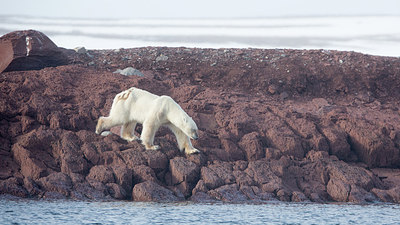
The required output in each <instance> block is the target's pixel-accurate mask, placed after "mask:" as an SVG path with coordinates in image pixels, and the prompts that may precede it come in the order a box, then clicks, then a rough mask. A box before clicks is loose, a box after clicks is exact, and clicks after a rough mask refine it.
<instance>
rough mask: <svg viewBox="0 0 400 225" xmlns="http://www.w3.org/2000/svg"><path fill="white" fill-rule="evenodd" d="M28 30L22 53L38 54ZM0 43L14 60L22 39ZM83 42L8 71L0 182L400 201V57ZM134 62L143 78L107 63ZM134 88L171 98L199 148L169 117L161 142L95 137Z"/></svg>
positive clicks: (207, 196) (43, 190) (15, 188)
mask: <svg viewBox="0 0 400 225" xmlns="http://www.w3.org/2000/svg"><path fill="white" fill-rule="evenodd" d="M14 35H16V34H14ZM21 35H23V33H21ZM3 39H4V38H3ZM3 39H2V40H3ZM7 40H10V39H7ZM15 40H17V39H15ZM21 40H23V42H24V43H23V44H25V45H24V46H23V47H20V49H19V52H20V53H21V54H22V56H21V57H25V58H29V57H31V58H30V59H32V57H34V55H33V54H34V53H35V51H34V50H30V51H29V56H28V57H26V53H27V52H26V36H25V39H21ZM34 43H35V42H34V40H32V44H34ZM1 46H2V48H4V49H6V50H5V51H1V54H4V55H6V57H5V58H1V59H5V60H6V61H7V59H14V56H15V55H14V53H15V52H16V50H14V49H11V48H10V47H7V45H1ZM4 46H5V47H4ZM8 46H10V44H8ZM46 46H48V47H49V46H50V45H46ZM50 47H51V46H50ZM53 47H54V46H53ZM7 48H8V50H7ZM34 48H35V46H32V49H34ZM161 51H162V52H163V55H165V56H168V60H167V61H163V62H162V63H161V61H157V60H156V58H157V57H158V56H159V55H160V52H161ZM42 53H44V54H47V56H46V57H47V58H56V56H55V55H54V54H53V53H54V52H51V51H47V50H46V51H42ZM42 53H40V54H42ZM89 53H90V55H91V56H92V57H89V56H88V55H85V54H80V55H74V57H77V58H76V61H75V62H79V64H70V65H65V66H59V67H56V68H46V69H42V70H37V71H14V72H3V73H2V76H1V77H0V194H13V195H17V196H22V197H28V196H32V197H46V198H56V197H60V198H66V197H68V198H73V199H109V198H117V199H131V193H132V194H135V195H134V196H132V197H133V199H134V200H140V201H177V200H182V199H183V198H184V197H185V198H186V199H193V200H196V201H205V202H207V201H217V200H216V199H219V200H221V201H231V202H232V201H233V202H235V201H237V202H239V201H264V200H274V199H278V200H282V201H309V200H310V201H315V202H327V201H350V202H356V203H364V202H370V201H376V200H379V201H385V202H400V197H399V194H398V193H400V192H399V188H400V186H399V183H400V182H399V177H400V176H399V174H400V172H399V171H398V170H399V168H400V152H399V149H400V148H399V147H400V135H399V134H400V122H399V121H400V115H399V113H398V111H399V108H400V104H399V102H398V99H399V98H400V91H399V88H398V87H399V86H400V79H399V76H400V71H399V69H398V68H400V60H399V59H398V58H391V57H378V56H369V55H363V54H358V53H353V52H339V51H330V52H325V51H320V50H309V51H306V50H288V49H287V50H276V49H275V50H268V49H264V50H262V49H187V48H155V47H154V48H153V47H147V48H135V49H121V50H119V51H109V50H93V51H89ZM18 54H19V53H18ZM31 54H32V55H31ZM37 54H39V53H37ZM2 57H3V56H2ZM7 57H8V58H7ZM35 57H36V56H35ZM121 58H125V59H127V60H121ZM339 60H342V62H345V63H339ZM211 61H212V62H211ZM215 61H218V64H217V65H218V66H210V65H211V64H212V63H213V62H215ZM17 62H18V61H17ZM133 64H134V66H135V67H136V68H137V69H138V70H140V71H143V74H144V77H136V76H130V77H127V76H122V75H119V74H112V73H110V71H115V70H116V69H120V68H126V67H129V66H132V65H133ZM246 64H248V65H250V66H251V68H250V67H248V66H246ZM1 65H2V66H3V64H1ZM10 65H11V64H10ZM13 65H16V64H13ZM299 65H301V66H299ZM327 65H328V66H327ZM21 68H22V67H21ZM167 68H168V69H167ZM276 68H285V69H279V70H278V69H276ZM288 70H289V71H290V73H288V72H286V71H288ZM132 86H134V87H138V88H141V89H145V90H148V91H150V92H153V93H155V94H159V95H169V96H171V97H173V98H174V99H175V100H176V101H177V102H178V103H179V104H180V105H181V107H182V108H183V109H184V110H185V111H186V112H187V113H188V114H189V115H190V116H191V117H192V118H193V119H194V121H196V123H197V125H198V127H199V135H200V139H199V140H193V141H192V143H193V146H194V147H196V148H198V149H199V150H200V151H201V153H199V154H197V155H191V156H187V155H185V154H184V153H181V152H180V151H179V149H178V147H177V143H176V138H175V137H174V135H173V134H172V132H170V131H169V130H168V129H164V128H162V129H160V130H159V131H158V132H157V133H156V137H155V144H158V145H160V146H161V149H160V150H158V151H146V150H145V149H144V147H143V146H142V145H141V143H140V141H133V142H127V141H125V140H123V139H121V138H120V137H119V136H118V132H119V128H118V127H117V128H114V129H113V130H112V131H113V132H114V133H113V134H111V135H109V136H107V137H104V136H100V135H96V134H95V133H94V129H95V126H96V122H97V119H98V117H99V116H106V115H108V113H109V110H110V107H111V104H112V101H113V98H114V96H115V94H117V93H119V92H120V91H122V90H125V89H127V88H129V87H132ZM141 129H142V126H141V125H138V126H137V128H136V131H135V132H136V133H137V135H138V136H140V132H141ZM160 193H161V194H160ZM177 196H178V197H177Z"/></svg>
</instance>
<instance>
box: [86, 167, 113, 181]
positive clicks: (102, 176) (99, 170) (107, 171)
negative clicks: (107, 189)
mask: <svg viewBox="0 0 400 225" xmlns="http://www.w3.org/2000/svg"><path fill="white" fill-rule="evenodd" d="M86 179H88V180H95V181H99V182H101V183H103V184H107V183H115V179H114V173H113V171H112V169H111V168H110V167H108V166H103V165H99V166H93V167H92V168H91V169H90V172H89V174H88V175H87V177H86Z"/></svg>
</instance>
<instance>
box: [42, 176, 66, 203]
mask: <svg viewBox="0 0 400 225" xmlns="http://www.w3.org/2000/svg"><path fill="white" fill-rule="evenodd" d="M38 184H39V185H40V187H41V189H43V190H45V191H46V192H55V193H59V194H61V195H63V196H65V197H68V196H69V194H70V191H71V190H72V188H73V186H72V181H71V178H70V177H69V176H68V175H66V174H64V173H52V174H50V175H49V176H47V177H42V178H40V179H39V180H38Z"/></svg>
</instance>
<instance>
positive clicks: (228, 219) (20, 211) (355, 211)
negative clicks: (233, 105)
mask: <svg viewBox="0 0 400 225" xmlns="http://www.w3.org/2000/svg"><path fill="white" fill-rule="evenodd" d="M398 212H400V205H394V204H371V205H350V204H311V203H307V204H304V203H277V202H273V203H268V204H259V205H255V204H254V205H252V204H194V203H190V202H186V203H171V204H168V203H140V202H125V201H121V202H80V201H66V200H62V201H42V200H27V199H17V200H16V199H11V200H10V199H0V214H1V215H2V216H1V218H0V224H102V225H103V224H180V223H184V224H217V223H223V224H400V216H399V215H398Z"/></svg>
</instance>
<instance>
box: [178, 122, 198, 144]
mask: <svg viewBox="0 0 400 225" xmlns="http://www.w3.org/2000/svg"><path fill="white" fill-rule="evenodd" d="M182 128H183V129H182V131H183V132H185V134H186V135H187V136H189V137H190V138H191V139H194V140H197V139H198V138H199V134H198V130H199V129H198V128H197V125H196V123H195V122H194V121H193V119H192V117H189V116H188V117H183V126H182Z"/></svg>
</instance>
